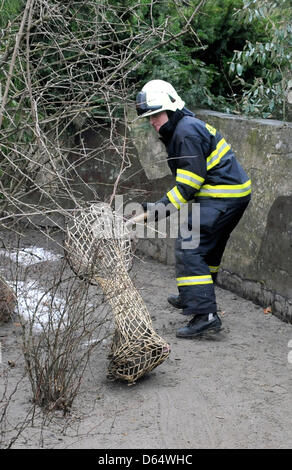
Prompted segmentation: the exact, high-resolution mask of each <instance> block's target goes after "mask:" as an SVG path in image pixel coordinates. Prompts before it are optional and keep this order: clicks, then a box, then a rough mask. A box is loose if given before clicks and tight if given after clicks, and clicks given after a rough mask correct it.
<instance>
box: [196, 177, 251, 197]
mask: <svg viewBox="0 0 292 470" xmlns="http://www.w3.org/2000/svg"><path fill="white" fill-rule="evenodd" d="M250 193H251V181H250V180H248V181H246V182H245V183H243V184H219V185H216V186H212V185H210V184H205V185H203V186H202V187H201V190H200V191H199V192H198V193H197V196H208V197H244V196H247V195H248V194H250Z"/></svg>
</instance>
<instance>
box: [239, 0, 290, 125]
mask: <svg viewBox="0 0 292 470" xmlns="http://www.w3.org/2000/svg"><path fill="white" fill-rule="evenodd" d="M237 16H238V18H239V19H240V20H241V21H244V22H245V23H246V24H251V23H252V22H254V21H258V22H259V23H260V24H262V25H264V31H265V34H264V35H263V37H262V39H261V40H258V41H256V42H255V41H253V40H252V39H249V40H247V41H246V43H245V45H244V47H243V48H242V49H241V50H237V51H235V52H234V56H233V59H232V61H231V62H230V74H231V75H233V76H234V77H235V79H234V83H236V84H240V85H241V99H240V105H241V109H242V111H243V112H244V113H246V114H251V115H258V116H262V117H264V118H269V117H276V118H279V119H285V118H286V108H285V90H286V88H287V85H288V80H289V76H290V77H291V74H292V61H291V59H292V24H291V18H292V6H291V2H290V0H280V1H279V0H278V1H274V2H269V1H267V0H257V1H255V0H244V8H243V9H242V10H241V11H240V12H238V15H237ZM289 19H290V21H289Z"/></svg>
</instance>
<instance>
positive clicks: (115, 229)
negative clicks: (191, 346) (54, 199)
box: [65, 203, 170, 384]
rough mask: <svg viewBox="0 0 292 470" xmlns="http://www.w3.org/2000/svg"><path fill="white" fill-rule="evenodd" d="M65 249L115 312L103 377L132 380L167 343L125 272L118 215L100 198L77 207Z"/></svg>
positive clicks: (124, 236) (127, 251)
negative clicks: (153, 323)
mask: <svg viewBox="0 0 292 470" xmlns="http://www.w3.org/2000/svg"><path fill="white" fill-rule="evenodd" d="M65 250H66V256H67V259H68V261H69V264H70V266H71V268H72V269H73V271H74V272H75V273H76V274H77V275H78V276H79V277H81V278H84V279H86V280H87V281H89V282H91V283H92V284H98V285H99V286H100V287H101V289H102V291H103V293H104V295H105V298H106V301H107V302H108V303H109V304H110V306H111V309H112V312H113V314H114V321H115V332H114V335H113V340H112V345H111V352H110V355H109V360H110V362H109V367H108V377H109V378H111V379H117V378H120V379H122V380H125V381H127V382H128V383H129V384H132V383H134V382H136V380H137V379H139V378H140V377H142V376H143V375H144V374H146V373H147V372H149V371H151V370H153V369H154V368H155V367H157V366H158V365H159V364H161V363H162V362H163V361H164V360H165V359H166V358H167V357H168V356H169V354H170V347H169V345H168V344H167V343H166V342H165V341H164V340H163V339H162V338H161V337H160V336H159V335H158V334H157V333H156V332H155V330H154V329H153V325H152V320H151V317H150V315H149V312H148V310H147V308H146V305H145V303H144V301H143V299H142V297H141V295H140V294H139V292H138V291H137V289H136V288H135V286H134V285H133V282H132V280H131V278H130V276H129V273H128V271H129V268H130V266H131V263H132V253H131V244H130V238H129V233H128V232H127V229H126V226H125V224H124V221H123V219H122V218H121V216H118V215H117V214H116V213H115V212H113V211H112V210H111V208H110V207H109V206H108V205H107V204H105V203H97V204H92V205H91V206H89V207H88V208H86V209H78V210H76V211H75V213H74V214H73V215H72V218H71V219H70V221H69V223H68V225H67V236H66V242H65Z"/></svg>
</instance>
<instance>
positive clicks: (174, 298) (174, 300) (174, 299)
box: [167, 295, 183, 309]
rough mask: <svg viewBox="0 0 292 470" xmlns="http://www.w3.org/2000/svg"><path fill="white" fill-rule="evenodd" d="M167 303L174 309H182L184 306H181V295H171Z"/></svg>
mask: <svg viewBox="0 0 292 470" xmlns="http://www.w3.org/2000/svg"><path fill="white" fill-rule="evenodd" d="M167 301H168V303H169V304H170V305H172V306H173V307H175V308H180V309H182V308H183V306H182V304H181V300H180V296H179V295H170V296H169V297H168V298H167Z"/></svg>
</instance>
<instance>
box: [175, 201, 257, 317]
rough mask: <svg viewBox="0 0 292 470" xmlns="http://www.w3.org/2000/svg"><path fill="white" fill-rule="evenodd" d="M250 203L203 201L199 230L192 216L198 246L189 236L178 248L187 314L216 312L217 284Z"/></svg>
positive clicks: (178, 268) (179, 282) (181, 239)
mask: <svg viewBox="0 0 292 470" xmlns="http://www.w3.org/2000/svg"><path fill="white" fill-rule="evenodd" d="M248 203H249V200H248V201H246V200H245V201H244V202H243V201H238V200H236V201H232V200H231V201H230V199H228V200H226V201H225V200H222V199H220V200H210V199H208V200H204V201H202V202H201V201H200V207H199V210H200V223H199V227H198V226H197V227H196V226H195V225H196V223H194V221H193V220H192V215H191V214H190V215H189V218H188V228H189V230H193V233H194V236H193V239H196V238H197V239H198V243H197V246H195V247H191V245H189V242H190V240H191V237H190V235H188V236H187V237H185V236H184V235H182V234H181V233H180V234H179V237H178V238H177V240H176V244H175V259H176V278H177V286H178V290H179V295H180V299H181V303H182V305H183V307H184V308H183V313H184V314H186V315H201V314H206V313H215V312H216V311H217V304H216V297H215V288H214V282H215V280H216V277H217V272H218V270H219V266H220V262H221V259H222V256H223V253H224V250H225V247H226V244H227V241H228V239H229V237H230V234H231V232H232V231H233V229H234V228H235V227H236V225H237V224H238V222H239V221H240V219H241V217H242V215H243V213H244V211H245V209H246V207H247V205H248ZM195 232H196V233H195ZM198 234H199V237H198Z"/></svg>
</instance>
